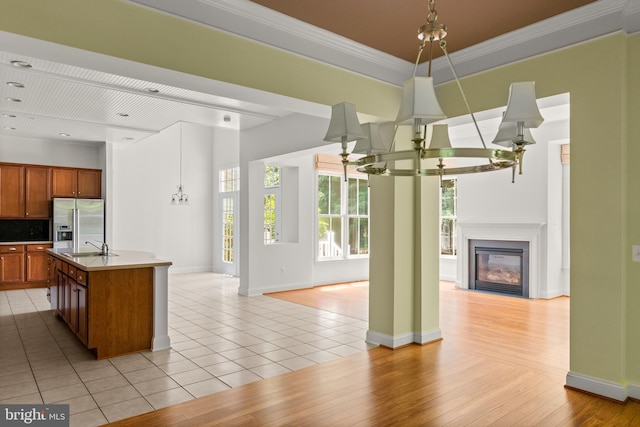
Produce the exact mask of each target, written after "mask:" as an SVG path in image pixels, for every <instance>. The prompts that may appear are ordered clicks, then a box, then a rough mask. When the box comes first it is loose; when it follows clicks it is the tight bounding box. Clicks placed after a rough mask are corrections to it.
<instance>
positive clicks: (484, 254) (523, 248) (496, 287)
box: [469, 239, 529, 298]
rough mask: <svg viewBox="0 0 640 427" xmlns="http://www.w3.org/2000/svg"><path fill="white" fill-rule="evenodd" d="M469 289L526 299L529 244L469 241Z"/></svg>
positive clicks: (527, 293)
mask: <svg viewBox="0 0 640 427" xmlns="http://www.w3.org/2000/svg"><path fill="white" fill-rule="evenodd" d="M469 289H475V290H482V291H489V292H498V293H503V294H509V295H518V296H522V297H525V298H528V297H529V242H521V241H510V240H474V239H471V240H469Z"/></svg>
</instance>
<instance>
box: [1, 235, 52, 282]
mask: <svg viewBox="0 0 640 427" xmlns="http://www.w3.org/2000/svg"><path fill="white" fill-rule="evenodd" d="M50 247H52V245H51V244H49V243H42V244H40V243H38V244H35V243H34V244H24V245H11V244H0V290H10V289H22V288H43V287H46V286H48V285H49V280H50V277H49V259H48V258H49V257H48V254H47V249H48V248H50Z"/></svg>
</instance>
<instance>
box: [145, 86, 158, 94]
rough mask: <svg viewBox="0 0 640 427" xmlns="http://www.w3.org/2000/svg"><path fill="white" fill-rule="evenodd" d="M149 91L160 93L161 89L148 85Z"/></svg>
mask: <svg viewBox="0 0 640 427" xmlns="http://www.w3.org/2000/svg"><path fill="white" fill-rule="evenodd" d="M145 90H146V91H147V92H149V93H160V91H159V90H158V89H156V88H155V87H148V88H147V89H145Z"/></svg>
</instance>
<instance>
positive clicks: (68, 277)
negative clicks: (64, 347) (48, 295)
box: [50, 256, 154, 359]
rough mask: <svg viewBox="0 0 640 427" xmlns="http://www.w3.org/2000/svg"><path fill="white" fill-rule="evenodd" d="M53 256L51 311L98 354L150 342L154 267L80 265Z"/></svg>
mask: <svg viewBox="0 0 640 427" xmlns="http://www.w3.org/2000/svg"><path fill="white" fill-rule="evenodd" d="M52 257H53V258H56V259H55V260H50V265H53V266H54V268H55V269H56V272H55V275H54V279H53V280H54V281H55V284H56V286H55V288H56V289H55V291H52V298H53V295H54V294H56V302H57V304H56V311H57V313H58V315H59V316H60V318H62V320H64V322H65V323H66V324H67V326H69V328H70V329H71V331H72V332H73V333H74V334H75V335H76V336H77V337H78V339H79V340H80V341H81V342H82V343H83V344H84V345H85V346H86V347H87V348H89V349H91V350H92V351H93V353H94V354H95V356H96V358H97V359H104V358H109V357H114V356H120V355H124V354H129V353H134V352H137V351H142V350H149V349H150V348H151V341H152V338H153V277H154V276H153V268H132V269H115V270H99V271H93V270H92V271H85V270H82V269H81V268H79V267H77V266H76V265H74V264H73V263H72V262H67V261H65V260H64V259H61V258H59V257H54V256H52ZM52 287H53V286H52Z"/></svg>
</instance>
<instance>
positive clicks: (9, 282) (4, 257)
mask: <svg viewBox="0 0 640 427" xmlns="http://www.w3.org/2000/svg"><path fill="white" fill-rule="evenodd" d="M23 282H24V245H0V285H2V287H1V288H0V290H4V289H13V286H15V285H19V284H21V283H23Z"/></svg>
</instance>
